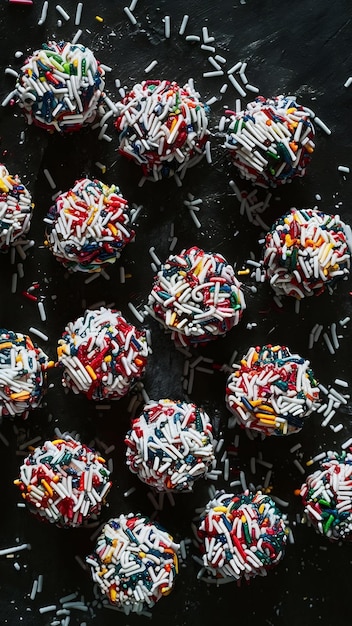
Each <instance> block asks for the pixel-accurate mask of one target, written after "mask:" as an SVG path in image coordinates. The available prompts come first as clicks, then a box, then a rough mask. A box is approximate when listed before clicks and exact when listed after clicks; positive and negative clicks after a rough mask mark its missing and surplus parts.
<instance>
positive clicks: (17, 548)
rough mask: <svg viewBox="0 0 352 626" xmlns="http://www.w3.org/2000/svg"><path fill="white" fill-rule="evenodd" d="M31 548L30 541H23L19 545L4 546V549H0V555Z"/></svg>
mask: <svg viewBox="0 0 352 626" xmlns="http://www.w3.org/2000/svg"><path fill="white" fill-rule="evenodd" d="M30 549H31V545H30V543H21V544H20V545H19V546H13V547H12V548H2V550H0V556H6V555H7V554H13V553H14V552H22V550H30Z"/></svg>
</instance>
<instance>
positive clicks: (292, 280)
mask: <svg viewBox="0 0 352 626" xmlns="http://www.w3.org/2000/svg"><path fill="white" fill-rule="evenodd" d="M347 237H348V235H347V230H346V226H345V224H344V223H343V222H342V221H341V220H340V217H339V216H338V215H329V214H328V213H323V212H322V211H318V210H315V209H291V210H290V211H289V212H288V213H286V215H284V216H283V217H280V218H279V219H278V220H276V221H275V222H274V224H273V226H272V227H271V229H270V231H269V232H268V233H267V235H266V237H265V244H264V269H265V274H266V279H267V280H268V281H269V282H270V285H271V287H272V289H273V290H274V292H275V294H276V295H277V296H292V297H294V298H297V299H301V298H304V297H307V296H313V295H320V294H321V293H322V292H323V291H324V290H325V289H326V288H327V287H328V288H331V287H334V286H335V283H336V282H337V281H338V280H339V279H341V278H344V277H347V276H348V274H349V271H350V263H351V249H350V247H351V241H348V240H347Z"/></svg>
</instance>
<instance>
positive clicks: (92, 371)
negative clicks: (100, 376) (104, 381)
mask: <svg viewBox="0 0 352 626" xmlns="http://www.w3.org/2000/svg"><path fill="white" fill-rule="evenodd" d="M85 369H86V371H87V372H88V374H89V376H90V377H91V379H92V380H96V379H97V375H96V373H95V371H94V370H93V368H92V367H91V366H90V365H86V366H85Z"/></svg>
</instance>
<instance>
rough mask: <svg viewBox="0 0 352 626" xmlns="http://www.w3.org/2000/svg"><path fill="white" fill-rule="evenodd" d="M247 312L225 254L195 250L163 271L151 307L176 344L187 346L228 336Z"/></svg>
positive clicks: (156, 280)
mask: <svg viewBox="0 0 352 626" xmlns="http://www.w3.org/2000/svg"><path fill="white" fill-rule="evenodd" d="M245 307H246V305H245V300H244V295H243V292H242V290H241V283H239V281H238V280H237V278H236V276H235V273H234V270H233V267H232V266H231V265H229V264H228V263H227V261H226V259H225V258H224V257H223V256H222V255H221V254H219V253H211V252H210V253H207V252H204V250H201V249H200V248H197V247H196V246H193V247H192V248H188V250H182V252H180V254H172V255H170V256H169V258H168V259H167V260H166V262H165V263H164V264H163V265H162V266H161V268H160V270H159V271H158V273H157V275H156V276H155V277H154V282H153V288H152V291H151V293H150V295H149V297H148V304H147V307H146V308H147V311H148V312H149V313H150V315H152V316H153V317H154V318H155V319H156V320H158V321H159V322H160V323H161V325H162V326H163V327H164V328H165V329H166V330H170V331H171V336H172V339H173V340H174V341H175V344H176V345H178V346H187V345H191V344H192V345H197V344H204V343H207V342H208V341H211V340H212V339H216V338H217V337H221V336H224V335H225V334H226V333H227V332H228V331H229V330H231V328H233V326H236V324H238V322H239V321H240V319H241V317H242V313H243V310H244V309H245Z"/></svg>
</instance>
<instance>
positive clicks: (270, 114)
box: [224, 95, 315, 187]
mask: <svg viewBox="0 0 352 626" xmlns="http://www.w3.org/2000/svg"><path fill="white" fill-rule="evenodd" d="M225 115H226V116H227V117H228V122H227V125H226V129H225V132H226V136H225V144H224V147H225V148H226V150H227V151H228V153H229V155H230V157H231V159H232V162H233V164H234V165H235V167H236V168H237V169H238V171H239V173H240V175H241V176H242V178H245V179H248V180H250V181H252V182H253V183H254V184H255V185H259V186H261V187H276V186H277V185H280V184H283V183H287V182H291V181H292V179H293V178H296V177H300V176H304V174H305V170H306V167H307V165H308V164H309V162H310V160H311V154H312V153H313V151H314V148H315V144H314V135H315V130H314V126H313V124H312V121H311V112H310V111H309V110H308V109H306V108H305V107H303V106H301V105H299V104H297V102H296V100H295V99H294V98H293V97H292V96H287V97H285V96H283V95H280V96H276V97H274V98H268V99H266V98H264V97H263V96H258V97H257V98H256V99H255V100H254V101H253V102H250V103H249V104H247V108H246V109H245V110H243V111H240V112H239V113H238V112H236V111H231V110H226V111H225Z"/></svg>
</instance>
